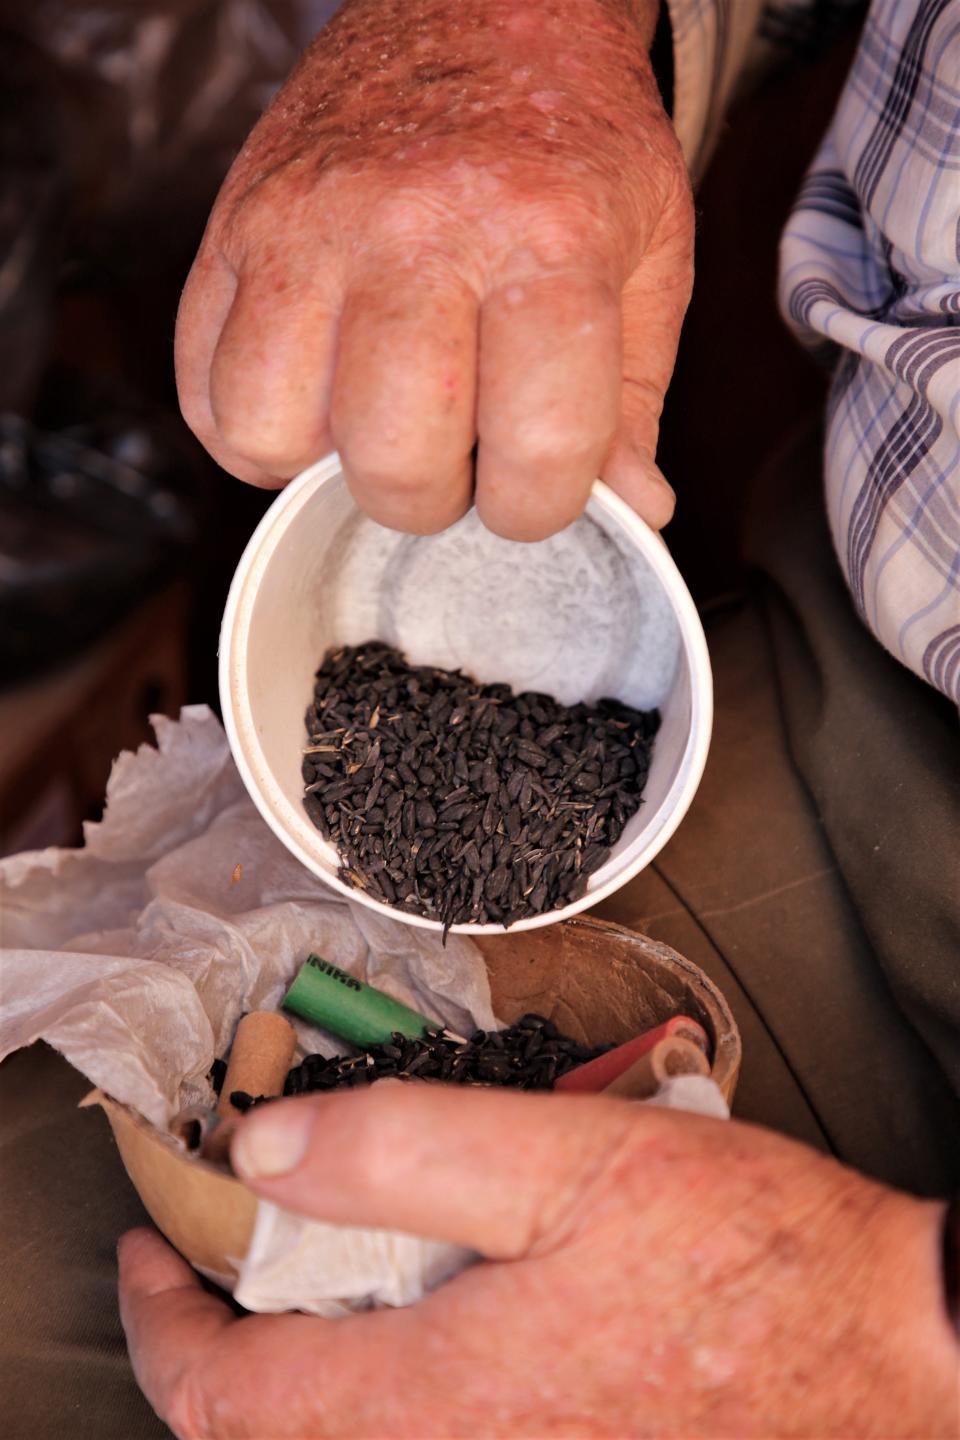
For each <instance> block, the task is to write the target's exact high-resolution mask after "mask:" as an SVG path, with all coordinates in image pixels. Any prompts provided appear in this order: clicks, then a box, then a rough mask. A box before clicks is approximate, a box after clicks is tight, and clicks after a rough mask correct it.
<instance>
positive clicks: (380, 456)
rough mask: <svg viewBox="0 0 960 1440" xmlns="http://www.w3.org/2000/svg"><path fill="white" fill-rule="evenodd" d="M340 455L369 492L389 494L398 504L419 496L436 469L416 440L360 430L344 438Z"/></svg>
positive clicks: (384, 432) (386, 432)
mask: <svg viewBox="0 0 960 1440" xmlns="http://www.w3.org/2000/svg"><path fill="white" fill-rule="evenodd" d="M340 454H341V457H342V459H343V462H344V465H345V466H346V468H347V469H348V470H349V471H350V473H351V474H352V475H353V476H354V477H355V478H356V479H358V480H360V481H362V482H363V484H364V486H365V487H366V488H368V489H370V490H373V491H377V492H382V493H390V494H391V495H393V496H395V497H396V498H397V499H398V500H404V499H409V498H411V497H412V496H414V495H416V494H418V493H420V492H421V491H422V490H423V488H424V485H425V484H426V483H428V481H429V479H430V477H431V475H432V472H433V467H432V466H431V464H430V457H429V455H428V453H427V452H426V451H425V449H424V447H423V446H422V445H420V444H418V443H417V441H416V440H415V439H414V438H413V437H404V436H400V435H396V436H394V433H393V432H392V431H391V430H389V429H386V430H383V431H380V432H379V433H374V432H373V431H369V432H367V431H364V430H358V431H356V432H355V433H353V434H351V435H348V436H346V437H344V438H343V440H342V442H341V445H340Z"/></svg>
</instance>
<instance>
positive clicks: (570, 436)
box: [492, 416, 614, 473]
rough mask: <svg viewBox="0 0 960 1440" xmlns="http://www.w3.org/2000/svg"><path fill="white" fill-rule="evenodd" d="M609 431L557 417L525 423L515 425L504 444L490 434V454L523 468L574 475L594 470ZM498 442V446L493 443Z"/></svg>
mask: <svg viewBox="0 0 960 1440" xmlns="http://www.w3.org/2000/svg"><path fill="white" fill-rule="evenodd" d="M613 435H614V432H613V428H612V427H610V429H609V431H607V430H604V429H601V428H597V427H591V426H589V425H587V424H586V423H585V422H581V421H578V420H576V419H573V418H566V417H562V416H557V417H555V418H554V419H552V420H551V422H550V424H549V425H546V424H543V423H528V424H521V425H518V426H516V427H515V428H514V429H513V431H512V432H511V435H510V437H509V441H507V437H505V436H502V435H501V436H497V435H494V437H493V438H492V448H493V450H494V451H496V452H498V453H501V454H505V455H510V456H511V457H512V459H513V461H514V463H515V464H519V465H521V466H522V467H523V468H524V469H529V470H544V471H554V472H556V471H563V472H564V473H568V472H573V473H578V472H580V471H582V470H590V469H595V468H596V466H597V464H598V457H599V455H600V453H601V452H602V451H603V450H604V448H605V447H606V446H608V445H609V444H610V443H612V441H613ZM498 441H499V442H500V443H499V444H498V443H497V442H498Z"/></svg>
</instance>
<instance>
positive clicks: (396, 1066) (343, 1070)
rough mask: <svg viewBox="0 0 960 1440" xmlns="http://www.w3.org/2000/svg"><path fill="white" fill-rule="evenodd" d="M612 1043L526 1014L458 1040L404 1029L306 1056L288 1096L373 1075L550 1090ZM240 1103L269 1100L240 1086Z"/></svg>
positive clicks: (236, 1095) (243, 1106)
mask: <svg viewBox="0 0 960 1440" xmlns="http://www.w3.org/2000/svg"><path fill="white" fill-rule="evenodd" d="M607 1049H609V1046H606V1045H601V1046H599V1047H594V1048H591V1047H590V1046H587V1045H580V1044H578V1042H577V1041H576V1040H571V1039H570V1037H569V1036H567V1035H562V1034H561V1033H560V1031H559V1030H558V1029H557V1027H556V1025H554V1024H553V1022H552V1021H551V1020H546V1019H544V1017H543V1016H542V1015H534V1014H529V1015H524V1016H523V1017H522V1018H521V1019H520V1020H518V1021H517V1022H516V1024H515V1025H510V1026H508V1027H507V1029H505V1030H476V1031H474V1033H473V1034H472V1035H471V1036H469V1038H468V1039H466V1040H463V1041H460V1040H454V1039H452V1038H451V1036H449V1035H447V1034H445V1033H444V1032H443V1031H442V1030H437V1031H432V1032H430V1033H428V1034H427V1035H425V1036H424V1037H423V1039H422V1040H409V1039H406V1038H405V1037H404V1036H403V1035H400V1034H399V1033H398V1034H396V1035H394V1036H392V1038H391V1040H390V1041H389V1043H388V1044H386V1045H371V1046H370V1047H369V1048H368V1049H366V1050H363V1051H361V1052H360V1054H358V1055H349V1056H348V1055H335V1056H334V1057H333V1058H332V1059H327V1057H326V1056H325V1055H308V1056H307V1057H306V1058H305V1059H304V1060H303V1061H302V1063H301V1064H299V1065H296V1066H294V1068H293V1069H292V1070H291V1071H290V1073H289V1074H288V1075H287V1083H286V1085H285V1087H284V1091H283V1093H284V1095H308V1094H311V1093H312V1092H314V1091H317V1090H337V1089H340V1088H342V1087H345V1086H356V1085H370V1084H372V1082H373V1081H374V1080H388V1079H397V1080H441V1081H444V1082H446V1083H447V1084H449V1085H505V1086H508V1087H510V1088H512V1089H514V1090H551V1089H552V1088H553V1085H554V1082H555V1081H557V1080H559V1078H560V1076H561V1075H565V1074H566V1073H567V1071H568V1070H573V1069H575V1068H576V1066H578V1065H585V1064H586V1062H587V1061H588V1060H593V1059H595V1058H596V1057H597V1056H598V1055H602V1054H603V1053H604V1051H605V1050H607ZM230 1101H231V1104H232V1105H234V1106H235V1107H236V1109H238V1110H241V1111H242V1110H249V1108H250V1106H251V1105H259V1104H264V1103H266V1102H267V1097H264V1096H256V1097H254V1096H252V1095H247V1094H246V1093H245V1092H244V1091H242V1090H235V1091H233V1092H232V1094H231V1096H230Z"/></svg>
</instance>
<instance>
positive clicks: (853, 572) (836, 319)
mask: <svg viewBox="0 0 960 1440" xmlns="http://www.w3.org/2000/svg"><path fill="white" fill-rule="evenodd" d="M740 4H741V0H671V6H670V8H671V15H672V17H673V23H674V38H675V50H676V64H677V65H678V67H681V66H682V68H683V72H684V74H683V83H682V88H681V89H680V90H678V92H677V93H678V98H679V97H681V96H683V95H689V94H691V93H692V91H693V90H695V88H696V71H697V69H698V68H699V72H700V73H699V80H700V85H701V87H702V89H703V90H704V91H706V92H708V93H709V92H710V90H711V87H712V88H713V89H716V85H717V82H716V77H717V76H724V75H725V76H727V77H728V80H727V86H726V87H725V88H727V89H728V88H729V86H730V80H729V77H730V76H731V74H733V73H735V72H736V71H737V70H739V69H742V68H747V69H749V68H750V59H749V57H748V56H747V54H746V50H747V48H748V45H749V43H751V42H747V45H743V44H742V43H741V48H740V54H739V55H738V56H737V57H736V58H735V59H734V60H733V62H732V63H731V59H730V58H729V57H725V56H724V54H723V51H724V47H725V46H726V47H727V48H728V49H732V48H733V46H734V44H735V42H736V37H735V36H734V35H733V29H732V26H731V16H732V15H734V14H736V15H737V16H738V19H739V20H740V21H741V22H742V21H743V12H740V11H739V5H740ZM746 8H747V9H755V7H754V5H753V0H747V3H746ZM851 8H853V6H852V0H779V3H777V0H772V3H769V4H767V5H766V6H765V7H764V8H763V10H762V11H759V10H757V11H756V13H755V19H754V24H755V31H754V35H753V37H752V43H753V45H754V47H755V48H756V46H757V45H758V44H759V45H761V46H763V45H765V46H766V48H767V52H768V56H767V58H769V52H770V51H771V50H777V49H780V50H781V51H782V50H784V49H796V50H797V51H809V50H810V49H812V48H813V47H814V46H815V44H816V42H817V40H818V38H821V37H823V35H824V34H825V32H827V31H830V30H832V28H833V26H834V24H835V22H836V20H837V19H838V18H843V12H844V11H847V12H849V10H850V9H851ZM731 37H732V38H731ZM678 41H679V45H678V44H677V42H678ZM736 43H740V42H736ZM715 113H716V105H715V104H713V103H711V101H710V99H709V98H707V96H703V97H701V98H700V99H699V114H700V115H705V116H711V115H713V114H715ZM676 118H677V122H678V131H679V133H680V134H681V138H682V139H683V138H684V124H685V123H686V121H685V119H684V117H683V116H681V115H678V116H677V117H676ZM698 118H699V117H698ZM695 131H696V127H695V126H694V130H693V132H692V133H690V134H689V135H688V136H687V145H686V148H687V150H688V156H690V155H693V156H694V158H695V157H696V154H697V153H698V151H697V149H695V147H699V153H700V154H702V153H703V148H704V142H705V141H706V142H707V144H708V143H709V135H708V134H706V135H704V134H701V135H697V134H696V133H695ZM780 300H781V306H782V309H783V312H784V315H785V316H786V317H787V320H788V322H789V324H790V325H792V326H793V327H794V329H795V330H796V331H797V333H798V334H799V335H800V337H801V338H802V339H803V340H804V341H805V342H806V343H808V344H810V345H813V346H817V347H821V348H823V349H824V350H825V351H829V352H831V355H832V356H833V358H835V361H836V371H835V376H834V382H833V388H832V392H831V398H830V407H829V415H828V422H827V439H826V453H825V466H824V469H825V480H826V501H827V510H828V513H829V518H830V527H831V530H832V532H833V539H834V544H835V546H836V550H837V555H838V556H839V559H840V564H841V566H842V568H843V571H844V574H845V575H846V578H847V583H848V585H849V587H850V592H851V595H852V596H853V602H854V604H855V605H856V607H857V610H858V611H859V613H860V615H861V616H862V618H863V620H864V621H865V622H866V624H867V625H869V627H870V628H871V630H872V631H873V632H874V634H875V635H876V636H877V638H878V639H879V640H880V641H881V642H882V643H883V644H884V645H885V646H886V648H887V649H888V650H889V651H890V652H891V653H892V654H893V655H895V656H897V658H898V659H900V660H902V661H903V663H904V664H905V665H908V666H909V667H910V669H911V670H914V671H916V673H917V674H918V675H921V676H923V678H924V679H926V680H928V681H929V682H930V684H931V685H935V686H936V687H937V688H938V689H939V690H942V691H943V692H944V693H945V694H946V695H948V696H950V697H951V698H952V699H953V700H954V701H955V702H957V703H960V0H873V3H872V4H871V5H870V7H869V11H868V13H867V14H866V18H865V21H864V26H863V31H862V34H861V37H860V42H859V46H858V49H857V53H856V57H855V60H854V63H853V66H852V69H851V71H850V74H849V76H848V78H847V81H846V84H845V86H844V90H843V93H842V95H841V97H840V101H839V104H838V106H837V111H836V114H835V116H834V118H833V121H832V123H831V125H830V128H829V131H828V133H827V135H826V137H825V139H824V141H823V144H822V146H821V148H820V151H819V153H818V155H817V156H816V158H815V160H814V162H813V164H812V166H811V168H810V170H809V172H808V175H807V178H806V181H805V183H804V185H803V187H802V189H801V192H800V195H799V196H798V198H797V202H796V205H795V208H794V211H793V214H792V215H791V217H790V221H789V223H788V225H787V227H786V230H785V232H784V235H783V241H782V246H781V264H780Z"/></svg>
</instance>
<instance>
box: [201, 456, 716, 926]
mask: <svg viewBox="0 0 960 1440" xmlns="http://www.w3.org/2000/svg"><path fill="white" fill-rule="evenodd" d="M341 472H342V466H341V462H340V458H339V456H338V455H337V453H336V452H335V451H334V452H331V454H329V455H327V456H325V457H324V458H323V459H322V460H319V461H317V462H316V464H314V465H311V466H310V467H309V468H308V469H306V470H304V471H302V472H301V473H300V474H299V475H297V476H296V477H295V478H294V479H293V480H291V481H290V482H289V484H288V485H286V486H285V487H284V489H283V490H281V491H280V493H279V495H278V496H277V498H276V499H275V500H274V502H273V504H272V505H271V506H270V507H269V509H268V510H267V511H266V513H265V514H264V516H263V517H262V519H261V520H260V523H259V524H258V525H257V527H256V529H255V530H254V532H253V534H252V535H251V537H250V539H249V541H248V542H247V545H246V548H245V549H244V552H243V555H242V556H241V558H240V563H239V564H238V566H237V569H236V572H235V573H234V576H233V580H232V581H231V584H230V590H229V594H228V596H227V603H226V607H225V609H224V613H223V621H222V624H221V628H220V647H219V684H220V706H221V710H222V713H223V723H224V728H225V730H226V734H227V739H228V741H229V744H230V749H231V752H232V754H233V758H234V761H235V763H236V766H237V769H238V771H239V772H240V777H241V779H242V780H243V783H244V786H245V788H246V790H247V793H248V794H249V796H250V798H251V799H252V800H253V802H254V804H255V805H256V807H257V809H258V810H259V812H260V814H261V816H262V817H263V819H264V820H265V821H266V823H267V824H268V825H269V826H270V829H271V830H272V831H273V832H274V834H275V835H276V836H277V838H278V839H279V840H280V841H282V843H283V844H284V845H285V846H286V847H287V849H288V850H290V851H291V853H292V854H294V855H295V856H296V857H297V859H298V860H300V862H301V863H302V864H303V865H304V866H305V867H306V868H307V869H308V870H309V871H310V872H311V873H312V874H314V875H316V876H317V877H318V879H320V880H322V881H323V882H324V884H326V885H330V886H331V887H332V888H333V889H335V890H338V891H339V892H340V893H341V894H343V895H345V896H346V897H347V898H348V899H349V900H353V901H355V902H356V903H357V904H360V905H364V906H366V907H367V908H368V909H370V910H375V911H377V912H378V913H379V914H381V915H384V916H387V917H389V918H390V919H393V920H399V921H401V922H402V923H403V924H406V925H412V926H414V927H416V928H418V929H425V930H436V931H439V930H441V929H442V926H441V924H440V922H439V921H438V920H432V919H429V918H428V917H427V916H424V915H415V914H411V913H409V912H408V911H406V910H400V909H398V908H397V907H395V906H391V905H388V904H385V903H383V902H382V901H379V900H374V899H373V898H372V897H371V896H369V895H367V894H366V893H365V892H364V891H363V890H360V889H357V888H355V887H353V886H350V885H347V884H346V883H345V882H344V881H343V880H341V879H340V877H339V876H338V875H337V874H336V873H331V872H330V871H329V870H327V869H325V868H323V867H322V866H321V865H320V864H319V863H318V862H317V860H316V858H315V857H314V856H313V855H311V853H310V852H309V850H307V848H306V847H305V846H304V845H302V844H301V843H300V842H299V840H298V839H297V837H296V836H295V835H293V834H291V833H290V831H289V829H288V828H287V826H286V825H285V824H284V823H283V821H282V819H281V818H280V816H279V814H278V813H277V806H276V803H275V799H274V796H273V793H272V792H273V791H276V790H278V789H279V787H278V786H277V785H276V784H275V783H274V782H273V780H272V776H271V774H270V769H269V765H268V763H267V761H266V758H265V756H264V755H263V753H262V750H261V749H260V745H259V741H258V738H257V726H256V720H255V717H254V715H253V712H252V709H251V706H250V701H249V695H248V692H247V689H246V685H245V684H244V683H243V677H244V675H245V673H246V666H245V663H244V662H245V656H246V643H247V639H248V635H249V627H250V619H251V614H252V610H253V602H254V600H255V598H256V593H257V590H258V588H259V583H260V580H261V578H262V576H263V573H264V571H265V569H266V567H267V565H268V564H269V561H270V557H271V556H272V554H273V551H274V550H275V549H276V546H277V544H278V542H279V539H280V538H281V536H282V535H283V534H284V533H285V532H286V530H287V528H288V526H289V525H290V524H291V523H292V522H293V520H294V518H295V516H296V513H297V512H298V511H299V510H300V509H301V508H302V506H303V505H304V504H305V503H306V502H307V501H308V500H309V499H310V498H311V496H312V495H313V494H314V492H315V491H316V490H317V489H319V487H320V486H321V485H324V484H326V483H327V482H328V481H330V480H332V479H334V478H336V477H337V476H338V475H339V474H341ZM591 500H592V501H595V502H596V504H597V505H598V506H599V507H600V508H601V509H603V510H604V511H605V512H606V513H607V514H608V515H609V516H610V517H611V518H612V519H614V520H615V521H616V522H617V525H618V527H619V528H620V530H621V531H622V532H624V533H625V534H626V535H627V536H628V538H629V539H630V540H631V542H632V543H633V544H634V545H635V546H636V548H637V549H638V550H639V552H640V553H641V555H642V556H643V558H644V559H645V560H646V561H647V562H648V564H649V566H650V568H651V570H652V571H653V573H654V574H655V575H656V577H657V579H658V580H659V582H660V584H661V585H662V586H663V589H664V592H665V594H666V595H667V597H668V599H669V601H670V605H671V608H672V610H673V613H674V615H675V618H676V620H677V625H678V629H679V632H680V641H681V646H682V649H683V652H684V654H685V657H686V661H687V665H688V668H689V674H690V726H689V731H688V734H687V739H686V744H685V747H684V751H683V754H682V757H681V760H680V763H679V765H678V767H677V774H676V776H675V778H674V780H673V783H672V784H671V786H670V788H669V790H668V791H667V794H666V795H665V796H664V798H663V800H662V801H661V803H660V805H659V806H658V808H657V810H656V811H655V812H654V814H653V815H652V817H651V820H650V822H649V824H648V825H647V826H645V827H644V829H643V831H642V832H641V834H640V836H638V837H637V841H636V842H635V844H636V845H637V851H636V853H635V854H634V855H631V857H630V859H629V861H628V863H626V864H625V865H623V866H622V867H621V868H620V869H618V871H617V873H616V874H615V875H613V876H612V877H611V878H610V879H608V880H607V881H606V882H605V883H604V884H602V885H598V886H596V888H592V889H588V890H587V892H586V894H584V895H582V896H581V897H580V898H579V899H578V900H573V901H571V902H570V903H569V904H568V905H564V906H562V907H561V908H560V909H558V910H550V911H547V912H546V913H544V914H540V915H531V916H528V917H526V918H524V919H522V920H517V921H515V922H514V923H513V924H512V925H511V926H510V927H509V929H505V928H504V926H503V925H499V924H493V923H491V924H486V925H475V924H473V925H471V924H458V925H451V926H450V933H451V934H463V935H504V934H510V933H511V932H512V931H517V930H535V929H539V928H540V927H542V926H544V925H553V924H557V923H558V922H560V921H562V920H568V919H570V918H571V917H572V916H574V915H578V914H580V913H581V912H582V911H584V910H588V909H592V908H593V907H594V906H595V905H597V904H599V903H600V901H602V900H605V899H606V898H607V897H608V896H610V895H612V894H614V893H615V892H616V891H617V890H619V889H621V887H622V886H623V885H625V884H626V883H627V882H628V881H629V880H631V879H633V877H634V876H635V875H637V874H639V873H640V871H641V870H643V869H645V868H646V866H647V865H649V864H650V862H651V861H652V860H653V859H654V858H655V857H656V856H657V855H658V854H659V853H660V851H661V850H662V849H663V847H664V845H666V843H667V841H668V840H669V839H670V838H671V836H672V835H673V834H674V832H675V830H676V829H677V826H678V825H679V824H680V822H681V820H682V819H683V817H684V816H685V814H686V813H687V810H688V809H689V807H690V804H691V802H692V800H693V797H694V795H695V793H696V791H697V787H698V786H699V784H700V780H701V777H702V775H703V770H704V766H705V765H706V761H707V752H708V750H709V746H710V736H711V730H712V726H713V678H712V672H711V668H710V657H709V653H708V650H707V642H706V637H705V635H704V633H703V626H702V624H701V622H700V616H699V614H698V613H697V609H696V606H695V605H694V603H693V597H692V596H691V594H690V592H689V590H688V589H687V586H686V584H685V583H684V580H683V577H682V576H681V574H680V571H679V570H678V569H677V566H676V563H675V561H674V559H673V557H672V556H671V554H670V552H669V550H668V549H667V546H666V544H665V543H664V541H663V540H662V538H661V537H660V535H659V534H658V533H657V531H655V530H652V529H651V528H650V527H649V526H648V525H647V524H646V523H645V521H643V520H641V519H640V517H639V516H638V515H637V514H636V513H635V512H634V511H633V510H631V509H630V507H629V506H628V505H627V504H626V502H625V501H623V500H621V499H620V497H619V496H618V495H616V494H615V493H614V492H613V491H612V490H611V489H610V488H609V486H607V485H605V484H604V483H603V481H602V480H597V481H595V482H594V485H593V489H592V492H591ZM326 843H328V844H329V842H326Z"/></svg>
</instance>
